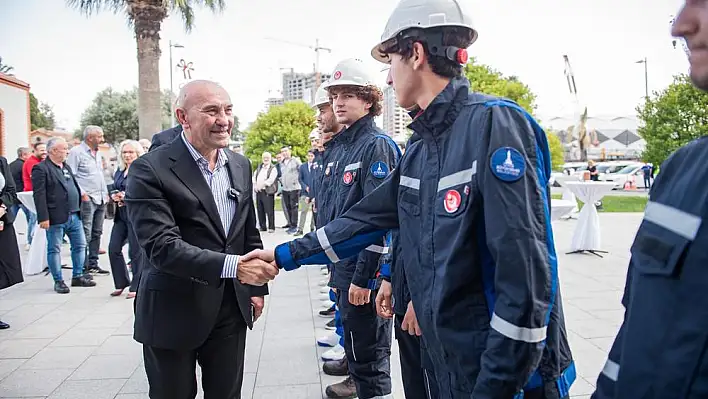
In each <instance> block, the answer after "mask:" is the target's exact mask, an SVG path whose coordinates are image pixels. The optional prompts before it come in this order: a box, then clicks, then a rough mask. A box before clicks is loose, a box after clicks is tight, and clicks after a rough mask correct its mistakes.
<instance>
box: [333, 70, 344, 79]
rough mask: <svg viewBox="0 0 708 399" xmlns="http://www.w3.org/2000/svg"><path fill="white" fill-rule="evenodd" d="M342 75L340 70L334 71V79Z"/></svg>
mask: <svg viewBox="0 0 708 399" xmlns="http://www.w3.org/2000/svg"><path fill="white" fill-rule="evenodd" d="M341 77H342V71H337V72H335V73H334V80H337V79H339V78H341Z"/></svg>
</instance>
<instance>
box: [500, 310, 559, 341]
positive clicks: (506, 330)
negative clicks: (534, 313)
mask: <svg viewBox="0 0 708 399" xmlns="http://www.w3.org/2000/svg"><path fill="white" fill-rule="evenodd" d="M489 326H490V327H492V328H493V329H495V330H496V331H497V332H499V333H500V334H501V335H503V336H505V337H507V338H510V339H513V340H515V341H523V342H529V343H537V342H541V341H543V340H545V339H546V331H547V327H539V328H526V327H519V326H516V325H513V324H511V323H509V322H508V321H506V320H504V319H502V318H501V317H499V316H497V314H496V313H494V314H493V315H492V320H491V321H490V322H489Z"/></svg>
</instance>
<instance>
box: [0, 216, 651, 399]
mask: <svg viewBox="0 0 708 399" xmlns="http://www.w3.org/2000/svg"><path fill="white" fill-rule="evenodd" d="M277 214H278V216H279V217H281V218H282V213H280V212H277ZM600 217H601V222H602V230H603V242H604V247H605V249H606V250H608V251H610V253H609V254H608V255H607V256H605V257H604V258H602V259H600V258H597V257H595V256H593V255H565V252H566V251H567V248H568V247H569V245H570V237H571V234H572V231H573V228H574V227H575V223H576V222H575V221H558V222H556V223H555V225H554V228H555V235H556V248H557V251H558V252H559V254H560V255H559V259H560V260H559V262H560V273H561V284H562V292H563V297H564V310H565V315H566V322H567V326H568V330H569V331H568V335H569V339H570V344H571V347H572V349H573V353H574V356H575V360H576V364H577V370H578V379H577V381H576V382H575V384H574V386H573V389H572V390H571V394H572V395H573V397H574V398H589V395H590V394H591V393H592V390H593V385H594V383H595V380H596V378H597V375H598V373H599V371H600V369H601V368H602V365H603V364H604V361H605V357H606V353H607V351H608V349H609V346H610V345H611V343H612V340H613V337H614V334H615V333H616V331H617V328H618V326H619V325H620V323H621V320H622V315H623V310H622V308H621V305H620V298H621V295H622V290H623V287H624V279H625V274H626V270H627V262H628V258H629V246H630V244H631V242H632V240H633V238H634V234H635V232H636V229H637V227H638V225H639V222H640V220H641V214H601V215H600ZM278 224H279V225H282V224H283V223H282V220H281V221H279V223H278ZM110 228H111V222H110V221H106V224H105V229H104V232H106V234H104V245H103V248H107V244H108V242H107V241H108V237H109V234H108V233H109V232H110ZM17 229H18V231H25V226H23V225H22V221H20V222H19V223H18V226H17ZM19 239H20V241H21V242H22V243H24V236H23V235H21V236H19ZM263 239H264V241H265V245H266V246H273V245H275V244H277V243H279V242H283V241H285V240H287V239H288V236H287V235H286V234H285V233H284V232H282V230H278V232H276V233H275V234H264V235H263ZM23 253H24V251H23ZM68 255H69V254H68V246H66V247H65V248H64V259H65V262H69V256H68ZM101 266H102V267H104V268H106V269H109V266H108V259H107V257H106V256H105V255H102V256H101ZM64 272H65V273H66V276H69V273H70V271H69V270H65V271H64ZM321 279H322V276H321V275H320V272H319V267H308V268H303V269H301V270H298V271H295V272H290V273H285V272H284V273H282V274H281V275H280V276H279V277H278V278H277V279H276V281H275V282H273V283H272V285H271V295H270V296H269V297H268V298H267V300H266V311H265V313H264V315H263V316H262V318H261V319H260V320H259V321H258V322H257V323H256V327H255V329H254V331H252V332H249V335H248V340H247V349H246V366H245V371H246V374H245V377H244V386H243V396H242V397H243V398H244V399H246V398H267V399H275V398H290V399H309V398H320V397H322V392H324V388H325V387H326V386H327V385H329V384H331V383H334V382H337V381H339V380H340V378H339V377H330V376H326V375H324V374H323V373H321V372H320V370H321V361H320V360H319V355H321V354H322V352H324V349H323V348H318V347H317V345H316V343H315V339H316V337H318V336H321V335H324V334H325V333H326V331H325V329H324V328H323V326H324V323H325V322H326V321H327V319H322V318H320V317H318V315H317V311H318V310H319V309H320V308H319V302H320V298H319V288H320V287H319V286H318V281H319V280H321ZM96 281H97V282H98V286H97V287H94V288H72V292H71V293H70V294H68V295H59V294H56V293H54V292H53V291H52V282H51V277H49V276H44V275H39V276H29V277H26V281H25V283H23V284H20V285H17V286H15V287H12V288H10V289H7V290H4V291H0V319H2V320H3V321H6V322H8V323H10V324H11V325H12V328H10V329H9V330H4V331H0V398H20V397H23V398H26V397H33V398H51V399H59V398H67V399H84V398H85V399H104V398H105V399H139V398H147V397H148V396H147V391H148V385H147V380H146V377H145V371H144V368H143V366H142V356H141V347H140V345H139V344H138V343H136V342H135V341H133V339H132V328H133V312H132V301H131V300H126V299H125V296H123V297H119V298H112V297H109V295H108V294H109V293H110V292H111V291H112V290H113V281H112V278H111V277H110V276H107V277H103V276H101V277H96ZM394 342H395V340H394ZM391 359H392V376H393V378H394V397H395V398H396V399H399V398H403V397H404V396H403V391H402V388H401V380H400V372H399V369H400V367H399V364H398V354H397V352H396V348H395V345H394V348H393V355H392V357H391ZM199 397H202V396H201V393H200V395H199Z"/></svg>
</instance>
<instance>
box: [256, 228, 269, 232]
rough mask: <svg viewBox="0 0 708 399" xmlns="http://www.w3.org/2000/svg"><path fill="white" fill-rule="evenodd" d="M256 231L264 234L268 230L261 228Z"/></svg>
mask: <svg viewBox="0 0 708 399" xmlns="http://www.w3.org/2000/svg"><path fill="white" fill-rule="evenodd" d="M258 230H260V231H261V232H266V231H268V229H264V228H263V227H261V228H260V229H258Z"/></svg>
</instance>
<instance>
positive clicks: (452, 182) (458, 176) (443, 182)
mask: <svg viewBox="0 0 708 399" xmlns="http://www.w3.org/2000/svg"><path fill="white" fill-rule="evenodd" d="M476 173H477V161H474V162H472V167H471V168H469V169H465V170H461V171H459V172H455V173H453V174H451V175H447V176H445V177H443V178H442V179H440V182H438V191H442V190H446V189H448V188H450V187H454V186H458V185H460V184H465V183H469V182H471V181H472V176H474V175H475V174H476Z"/></svg>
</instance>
